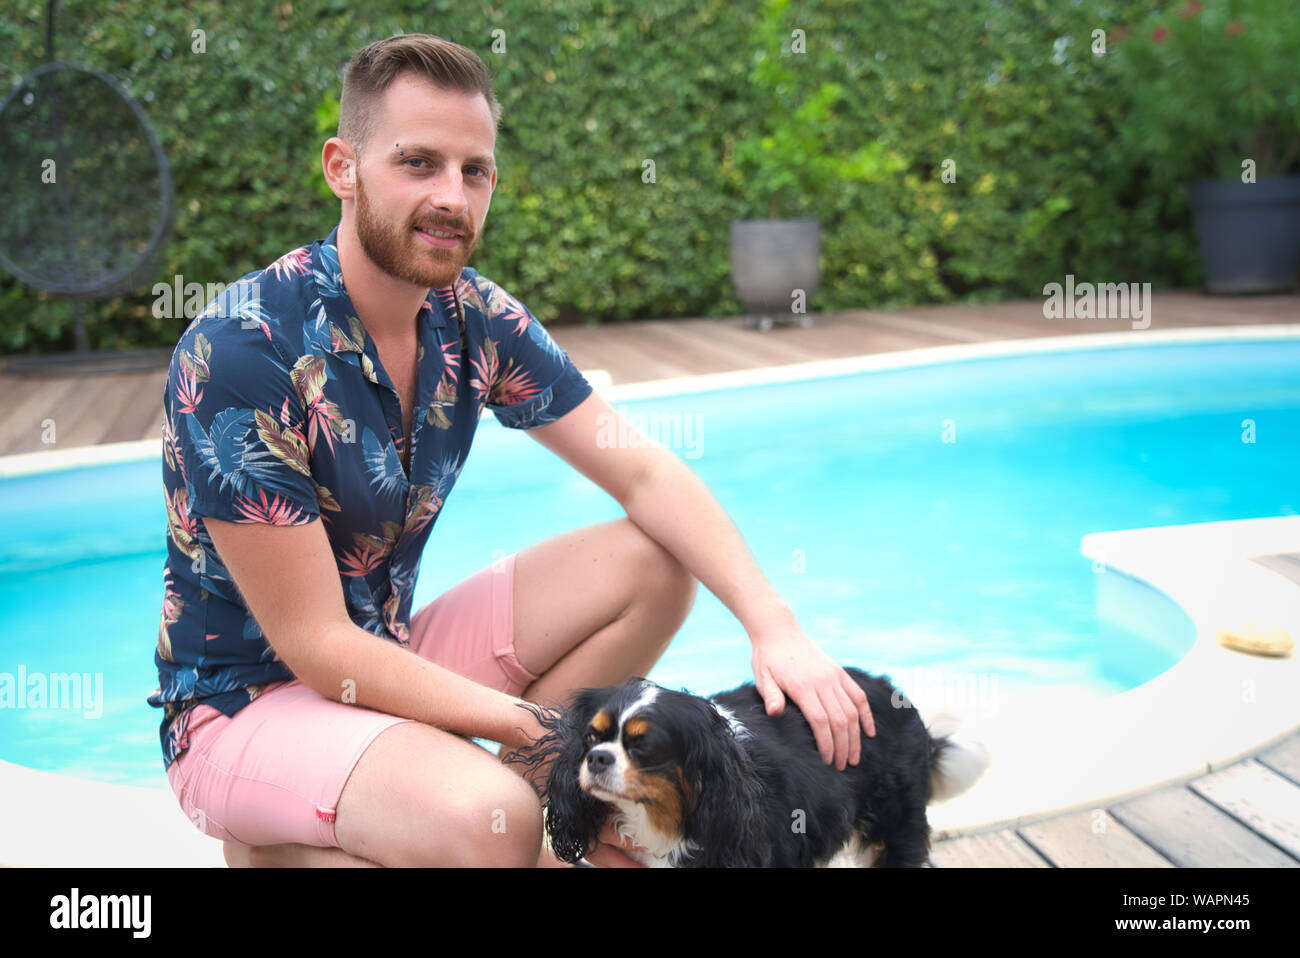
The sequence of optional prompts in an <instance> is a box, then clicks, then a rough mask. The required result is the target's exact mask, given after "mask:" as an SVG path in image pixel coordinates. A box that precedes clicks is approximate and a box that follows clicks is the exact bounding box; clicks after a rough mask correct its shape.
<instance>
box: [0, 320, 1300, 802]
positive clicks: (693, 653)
mask: <svg viewBox="0 0 1300 958" xmlns="http://www.w3.org/2000/svg"><path fill="white" fill-rule="evenodd" d="M1298 371H1300V341H1295V340H1291V341H1287V340H1275V341H1265V342H1250V343H1246V342H1237V343H1215V344H1180V345H1158V346H1141V347H1117V348H1113V349H1095V350H1089V351H1079V352H1062V353H1047V354H1038V355H1030V356H1018V357H1003V358H996V359H977V360H965V361H961V362H952V363H944V364H941V365H934V366H926V367H917V368H909V369H898V370H890V371H882V372H873V373H862V374H854V375H849V376H839V377H834V378H827V379H822V380H811V381H801V382H795V383H786V384H776V385H770V386H763V387H752V388H743V389H731V390H726V391H714V392H699V393H693V394H684V395H677V396H673V397H668V398H658V399H647V400H641V401H637V402H629V403H618V404H616V408H618V409H619V410H620V411H622V412H624V413H625V414H629V415H637V414H640V415H649V414H651V413H653V414H656V415H658V416H660V417H665V419H666V417H672V416H674V415H681V416H686V417H690V422H691V424H692V427H693V432H691V433H687V434H684V435H683V436H682V438H681V441H680V442H679V443H678V444H677V447H676V448H675V449H674V451H675V452H677V454H678V455H679V456H681V457H682V458H683V459H684V461H686V462H687V463H688V464H689V465H690V466H691V468H692V469H694V470H695V471H696V472H697V473H698V474H699V475H700V476H701V477H702V478H703V480H704V481H705V483H706V484H707V485H708V486H709V487H710V489H712V491H713V493H714V494H715V495H716V496H717V498H718V499H719V501H720V502H721V503H722V505H723V507H724V508H725V509H726V510H727V513H728V514H729V515H730V516H731V518H732V519H733V521H734V522H735V523H736V524H737V526H738V528H739V529H740V532H741V534H742V536H743V537H744V538H745V541H746V543H747V544H748V545H749V547H750V549H751V551H752V552H753V554H754V556H755V558H756V559H757V561H758V563H759V566H760V567H761V568H762V570H763V571H764V573H765V574H766V575H767V576H768V578H769V579H770V580H771V581H772V583H773V585H774V586H775V587H776V589H777V591H778V592H779V593H780V594H781V595H782V596H784V597H785V599H786V600H787V601H788V602H789V603H790V605H791V607H792V608H793V609H794V611H795V613H796V615H797V617H798V619H799V621H800V622H801V624H802V625H803V627H804V630H805V631H806V632H807V634H808V635H809V636H810V637H811V638H813V639H814V640H815V641H817V642H819V643H821V644H822V646H823V647H824V648H826V649H827V650H828V651H829V652H830V653H831V655H832V656H834V657H835V658H836V659H838V660H839V661H842V662H844V663H845V664H855V665H858V666H861V667H863V668H866V669H869V670H871V671H875V672H889V673H891V674H893V675H894V677H895V678H896V679H897V680H899V681H900V683H903V684H904V685H905V687H906V682H907V680H908V677H909V676H911V677H912V678H913V679H914V680H915V681H917V682H919V681H921V680H922V678H924V679H925V680H926V681H930V680H933V681H936V682H938V683H939V684H940V685H941V686H943V687H944V688H945V689H948V690H956V691H957V694H958V695H967V696H974V695H981V696H984V697H985V698H987V697H988V696H989V695H990V694H993V695H996V694H997V693H998V692H999V691H1000V692H1001V693H1002V694H1004V695H1006V694H1011V693H1012V692H1013V691H1014V690H1016V689H1033V690H1036V691H1038V692H1040V693H1041V692H1044V691H1046V692H1047V693H1049V694H1056V693H1057V692H1059V693H1060V694H1061V695H1063V696H1064V695H1075V696H1079V697H1081V698H1082V699H1083V700H1089V699H1100V698H1103V697H1106V696H1109V695H1113V694H1115V693H1117V692H1120V691H1123V690H1125V689H1128V688H1132V687H1134V686H1136V685H1139V684H1141V683H1142V682H1145V681H1147V680H1149V679H1151V678H1153V677H1154V676H1156V675H1158V674H1160V673H1161V672H1162V671H1164V670H1166V669H1168V668H1169V667H1170V666H1171V665H1172V664H1174V663H1175V662H1176V661H1177V660H1178V659H1179V658H1180V657H1181V656H1182V655H1183V654H1184V653H1185V652H1186V650H1187V649H1188V648H1189V647H1190V644H1191V642H1192V639H1193V633H1192V629H1191V625H1190V623H1189V622H1188V621H1187V619H1186V617H1185V616H1183V615H1182V613H1181V612H1180V611H1179V610H1177V609H1176V608H1175V607H1173V606H1172V604H1171V603H1169V602H1168V600H1166V599H1164V598H1163V597H1161V596H1159V595H1157V594H1155V593H1152V592H1151V591H1150V590H1146V589H1145V587H1143V586H1140V585H1137V584H1135V583H1132V582H1131V580H1128V581H1129V583H1130V584H1129V586H1128V588H1129V589H1130V591H1131V592H1132V594H1133V595H1134V596H1136V598H1135V599H1133V601H1137V602H1140V603H1142V610H1141V615H1139V616H1137V618H1138V619H1140V620H1141V621H1142V622H1143V623H1144V624H1143V626H1142V628H1141V629H1140V630H1139V632H1137V633H1134V632H1133V631H1130V630H1129V628H1131V620H1132V619H1133V618H1134V617H1133V616H1131V615H1130V616H1126V617H1125V618H1126V621H1129V622H1130V626H1129V627H1126V628H1120V627H1117V626H1116V625H1115V624H1114V623H1112V622H1109V621H1106V620H1103V619H1101V618H1099V616H1098V603H1097V594H1098V584H1099V583H1098V575H1099V574H1107V573H1105V572H1104V571H1095V570H1094V569H1093V565H1092V563H1091V561H1090V560H1088V559H1086V558H1084V557H1083V556H1082V555H1081V554H1080V552H1079V543H1080V539H1081V538H1082V537H1083V536H1084V535H1085V534H1086V533H1089V532H1094V531H1101V530H1110V529H1124V528H1131V527H1139V526H1152V525H1170V524H1181V523H1189V522H1205V521H1214V520H1221V519H1235V518H1253V517H1258V516H1271V515H1293V514H1295V513H1296V511H1297V509H1300V484H1297V482H1296V475H1297V473H1298V472H1300V375H1297V372H1298ZM1247 421H1249V423H1253V430H1254V440H1255V441H1254V442H1243V435H1244V434H1246V433H1247V430H1248V429H1250V428H1252V427H1251V426H1250V425H1249V424H1246V425H1243V424H1244V423H1247ZM657 436H658V438H660V440H661V441H663V442H664V443H665V444H669V443H671V442H672V441H673V440H672V439H671V437H670V436H668V435H667V434H663V433H660V434H657ZM945 438H946V439H948V440H949V441H945ZM664 507H665V508H672V505H671V503H665V505H664ZM621 515H622V511H621V509H620V508H619V506H618V505H617V503H615V502H614V501H613V500H611V499H610V498H609V497H608V496H606V494H605V493H604V492H602V491H601V490H600V489H599V488H597V487H596V486H595V485H593V484H592V483H591V482H589V481H588V480H587V479H585V478H584V477H583V476H581V475H579V474H578V473H576V472H574V471H573V470H572V469H571V468H570V467H569V466H568V465H566V464H565V463H564V462H562V461H561V460H559V459H558V458H557V457H555V456H553V455H551V454H550V453H549V452H548V451H546V450H545V449H543V448H542V447H541V446H539V445H537V444H536V443H534V442H531V441H530V440H529V439H528V438H527V437H526V436H525V435H523V434H521V433H518V432H512V431H509V430H505V429H502V428H500V427H499V426H498V425H497V423H496V422H495V420H493V419H492V418H491V417H490V416H489V417H487V418H485V419H484V420H483V422H482V424H481V425H480V428H479V432H478V436H477V438H476V440H475V444H474V449H473V452H472V454H471V456H470V458H469V461H468V463H467V465H466V466H465V468H464V471H463V472H462V475H461V478H460V481H459V482H458V484H457V486H456V488H455V490H454V491H453V492H452V494H451V496H450V497H449V499H448V502H447V507H446V509H445V511H444V513H443V515H441V516H440V517H439V519H438V523H437V526H436V528H435V529H434V532H433V535H432V536H431V538H430V540H429V545H428V547H427V550H426V553H425V556H424V560H423V564H422V570H421V575H420V580H419V583H418V586H417V588H416V596H415V607H417V608H418V607H419V606H420V605H421V604H423V603H424V602H428V601H430V600H432V599H433V598H435V597H436V596H437V595H439V594H440V593H441V592H442V591H443V590H445V589H447V588H449V587H451V586H452V585H454V584H455V583H457V582H459V581H460V580H461V579H463V578H464V577H466V576H468V575H471V574H472V573H474V572H476V571H477V570H478V569H480V568H482V567H484V566H486V565H488V564H490V563H491V562H492V561H493V559H494V558H495V557H496V556H497V555H501V554H505V553H509V552H513V551H515V550H518V549H522V548H525V547H526V546H528V545H530V544H532V543H534V542H537V541H539V540H541V539H544V538H546V537H548V536H551V535H556V534H559V533H561V532H564V531H566V530H569V529H572V528H574V527H576V526H581V525H586V524H590V523H594V522H600V521H603V520H606V519H613V518H617V517H619V516H621ZM165 534H166V521H165V516H164V512H163V505H162V488H161V465H160V462H159V461H158V460H157V459H151V460H148V461H145V462H136V463H123V464H114V465H106V466H102V467H94V468H84V469H79V470H69V471H63V472H55V473H45V474H40V475H35V476H29V477H22V478H15V479H9V480H3V481H0V621H3V623H4V633H3V641H2V643H0V675H3V674H4V673H8V674H9V675H11V676H16V675H17V674H18V671H19V669H20V668H21V669H23V670H25V672H26V674H27V675H29V676H30V675H32V674H34V673H43V674H45V675H49V674H51V673H66V672H78V673H90V674H92V675H94V674H102V676H103V679H102V681H103V686H102V689H103V697H102V701H101V702H100V703H99V708H100V710H101V711H102V714H100V715H98V716H96V717H93V718H91V717H87V715H86V714H85V713H86V712H87V711H88V710H89V709H90V707H89V706H87V704H86V703H84V702H83V708H82V709H81V710H72V709H49V708H46V709H34V708H5V709H0V758H4V759H5V760H8V761H13V762H18V763H21V764H24V765H28V766H32V767H36V768H41V769H47V770H52V771H60V772H65V773H68V774H76V775H81V776H84V777H89V778H94V779H99V780H106V781H114V782H123V783H131V784H143V785H151V786H155V787H166V780H165V777H164V776H163V774H162V765H161V756H160V752H159V748H158V736H157V726H158V720H159V717H160V713H159V712H158V711H157V710H155V709H152V708H150V707H149V706H148V705H146V704H145V698H146V696H147V695H148V694H149V692H150V691H151V690H152V689H153V688H154V687H155V685H156V681H157V675H156V672H155V670H154V668H153V661H152V656H153V649H154V643H155V639H156V635H157V628H158V613H159V603H160V601H161V598H162V567H163V561H164V549H163V542H164V536H165ZM497 550H500V551H497ZM1108 574H1110V575H1111V576H1118V573H1114V572H1109V573H1108ZM1112 581H1114V580H1112ZM1144 593H1147V594H1144ZM651 677H652V678H655V679H656V680H658V681H659V682H661V683H663V684H665V685H669V686H686V687H689V688H691V689H693V690H696V691H700V692H711V691H716V690H718V689H720V688H724V687H729V686H732V685H735V684H738V683H740V682H742V681H746V680H748V679H750V678H751V674H750V671H749V646H748V643H747V641H746V638H745V635H744V632H743V630H742V629H741V627H740V625H739V623H738V622H737V621H736V620H735V618H734V617H733V616H732V615H731V613H730V612H728V610H727V609H726V608H725V607H724V606H722V605H721V603H719V602H718V601H717V599H715V598H714V597H713V596H712V595H711V594H710V593H708V592H707V590H705V589H701V590H700V593H699V599H698V600H697V602H696V606H695V609H694V610H693V612H692V613H691V616H690V618H689V619H688V620H687V622H686V624H685V626H684V627H683V629H682V631H681V633H680V634H679V636H678V638H677V639H676V640H675V641H674V643H673V645H672V647H671V648H670V649H669V651H668V653H667V654H666V655H665V656H664V658H663V659H662V661H661V662H660V663H659V665H658V666H657V667H656V668H655V669H654V671H653V672H652V673H651ZM967 704H970V703H967ZM976 704H978V703H976Z"/></svg>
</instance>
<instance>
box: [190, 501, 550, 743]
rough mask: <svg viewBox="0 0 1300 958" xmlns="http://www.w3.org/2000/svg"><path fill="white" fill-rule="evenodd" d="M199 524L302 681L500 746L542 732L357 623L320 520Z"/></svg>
mask: <svg viewBox="0 0 1300 958" xmlns="http://www.w3.org/2000/svg"><path fill="white" fill-rule="evenodd" d="M203 521H204V524H205V525H206V526H207V529H208V533H209V535H211V537H212V543H213V545H214V546H215V547H216V550H217V553H218V554H219V555H220V556H221V561H222V562H223V563H224V564H225V566H226V568H227V569H228V570H229V572H230V574H231V576H232V577H233V579H234V580H235V585H236V586H237V587H238V588H239V591H240V593H241V594H242V595H243V597H244V601H245V602H246V603H247V605H248V608H249V609H250V610H251V611H252V613H253V616H254V618H256V619H257V622H258V624H259V625H260V626H261V627H262V631H263V633H264V634H265V635H266V639H267V641H268V642H269V643H270V644H271V647H272V648H273V649H275V651H276V654H277V655H279V656H280V659H281V660H282V661H283V662H284V663H285V665H287V666H288V667H289V668H290V669H291V670H292V671H293V673H294V675H295V676H297V677H298V678H299V679H301V680H302V682H303V684H304V685H306V686H308V687H309V688H311V689H314V690H315V691H316V692H319V693H320V694H321V695H323V696H324V697H325V698H330V699H334V700H336V701H344V693H345V691H351V693H352V695H353V696H355V697H354V698H353V697H352V696H349V699H350V700H351V701H353V702H354V703H355V704H357V705H362V706H365V707H367V708H372V709H377V710H378V711H381V712H387V713H389V714H390V715H400V716H402V717H403V718H411V719H416V720H417V721H420V722H424V723H426V724H429V725H435V726H437V727H438V728H441V729H445V730H447V731H449V732H454V733H457V734H460V735H472V736H479V737H481V738H486V739H489V740H491V741H494V742H501V743H502V745H504V746H509V747H517V746H521V745H526V744H531V743H532V741H533V740H534V739H535V738H536V737H537V735H539V734H540V733H541V728H540V726H539V725H538V724H537V722H536V720H535V719H534V718H533V717H532V716H531V715H530V714H529V713H528V712H527V711H525V710H524V709H521V708H518V707H517V703H519V702H521V701H522V700H521V699H517V698H515V697H513V696H510V695H506V694H504V693H502V692H498V691H496V690H495V689H490V688H488V687H487V686H485V685H479V684H478V683H477V682H474V681H472V680H471V679H467V678H465V677H463V676H461V675H457V674H456V673H455V672H452V671H450V670H448V669H445V668H443V667H442V666H440V665H436V664H435V663H433V662H430V661H428V660H427V659H423V658H421V657H420V656H419V655H416V654H415V653H413V652H412V651H410V650H409V649H405V648H402V647H401V646H399V645H397V644H396V643H394V642H392V641H390V640H388V639H383V638H380V637H379V636H377V635H374V634H372V633H370V632H367V631H366V630H365V629H362V628H360V627H359V626H357V625H356V624H355V623H353V621H352V620H351V619H350V618H349V617H348V614H347V608H346V606H345V605H344V602H343V589H342V586H341V585H340V583H339V571H338V566H337V565H336V563H335V561H334V556H333V553H332V551H331V550H330V544H329V539H328V537H327V536H326V534H325V528H324V526H323V524H322V523H321V521H320V520H319V519H317V520H314V521H312V522H309V523H306V524H303V525H296V526H273V525H267V524H265V523H256V522H248V523H245V522H226V521H224V520H219V519H212V518H204V520H203ZM286 570H288V571H287V572H286ZM345 682H348V683H349V684H348V685H345V684H344V683H345Z"/></svg>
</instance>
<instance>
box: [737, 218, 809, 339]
mask: <svg viewBox="0 0 1300 958" xmlns="http://www.w3.org/2000/svg"><path fill="white" fill-rule="evenodd" d="M731 281H732V282H733V283H734V284H735V287H736V295H737V296H738V297H739V298H740V301H741V302H742V303H743V304H744V305H745V309H746V310H748V312H749V325H750V326H753V327H757V328H759V329H771V328H772V326H773V324H774V323H777V322H780V323H797V324H798V325H801V326H811V325H812V316H811V315H810V314H809V313H808V312H802V313H795V312H793V311H792V305H793V304H794V302H795V296H794V293H795V290H803V293H804V295H803V301H804V304H805V307H807V305H808V304H810V303H811V302H812V298H813V294H814V293H816V292H817V286H818V284H820V283H821V223H820V222H818V221H817V220H733V221H732V224H731Z"/></svg>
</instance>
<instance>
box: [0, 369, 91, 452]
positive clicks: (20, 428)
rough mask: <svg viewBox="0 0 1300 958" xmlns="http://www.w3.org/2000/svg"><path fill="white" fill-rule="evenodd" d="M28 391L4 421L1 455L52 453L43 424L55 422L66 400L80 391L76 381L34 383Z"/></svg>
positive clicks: (0, 429) (0, 432)
mask: <svg viewBox="0 0 1300 958" xmlns="http://www.w3.org/2000/svg"><path fill="white" fill-rule="evenodd" d="M28 382H29V386H28V388H27V390H26V391H25V392H24V393H22V394H21V396H22V398H21V399H19V401H18V402H17V403H15V404H14V405H13V406H12V407H10V409H9V411H8V413H7V414H6V415H5V416H4V418H3V419H0V455H6V456H8V455H13V454H15V453H20V452H39V451H42V450H45V449H48V448H49V446H47V445H46V444H45V443H42V442H41V430H42V426H41V423H42V422H43V421H44V420H46V419H50V418H53V417H54V415H55V413H56V412H57V410H58V407H59V405H60V404H61V403H62V402H63V401H64V399H65V398H66V397H68V396H70V395H71V394H72V393H73V392H75V391H76V388H77V381H76V380H75V379H69V378H60V379H30V380H29V381H28Z"/></svg>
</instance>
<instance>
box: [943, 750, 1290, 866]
mask: <svg viewBox="0 0 1300 958" xmlns="http://www.w3.org/2000/svg"><path fill="white" fill-rule="evenodd" d="M977 787H978V786H977ZM930 862H931V864H932V865H933V866H934V867H936V868H1296V867H1300V733H1297V734H1295V735H1292V736H1290V737H1289V738H1287V739H1285V740H1284V741H1283V742H1281V743H1280V744H1278V745H1275V746H1273V747H1272V748H1270V749H1267V750H1265V751H1264V752H1261V753H1260V754H1259V755H1257V756H1255V757H1254V758H1250V759H1247V760H1245V761H1241V762H1237V763H1236V764H1235V765H1230V766H1228V767H1227V768H1224V769H1220V770H1219V771H1217V772H1211V773H1210V774H1208V775H1203V776H1201V777H1200V778H1196V779H1193V780H1192V781H1190V782H1188V783H1187V784H1185V785H1174V786H1169V787H1167V788H1161V789H1156V790H1155V791H1152V792H1148V793H1147V794H1145V795H1141V796H1139V797H1137V798H1133V799H1129V800H1128V801H1124V802H1120V803H1118V804H1116V805H1111V806H1108V807H1106V808H1096V809H1090V810H1085V811H1081V812H1072V813H1070V814H1068V815H1060V816H1058V817H1056V818H1050V819H1047V820H1045V821H1041V822H1037V823H1035V824H1031V825H1024V826H1021V827H1019V828H1007V829H1002V830H1001V831H996V832H987V833H985V834H981V835H970V836H966V837H962V838H953V839H949V840H948V841H943V842H935V843H934V845H933V847H932V848H931V850H930Z"/></svg>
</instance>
